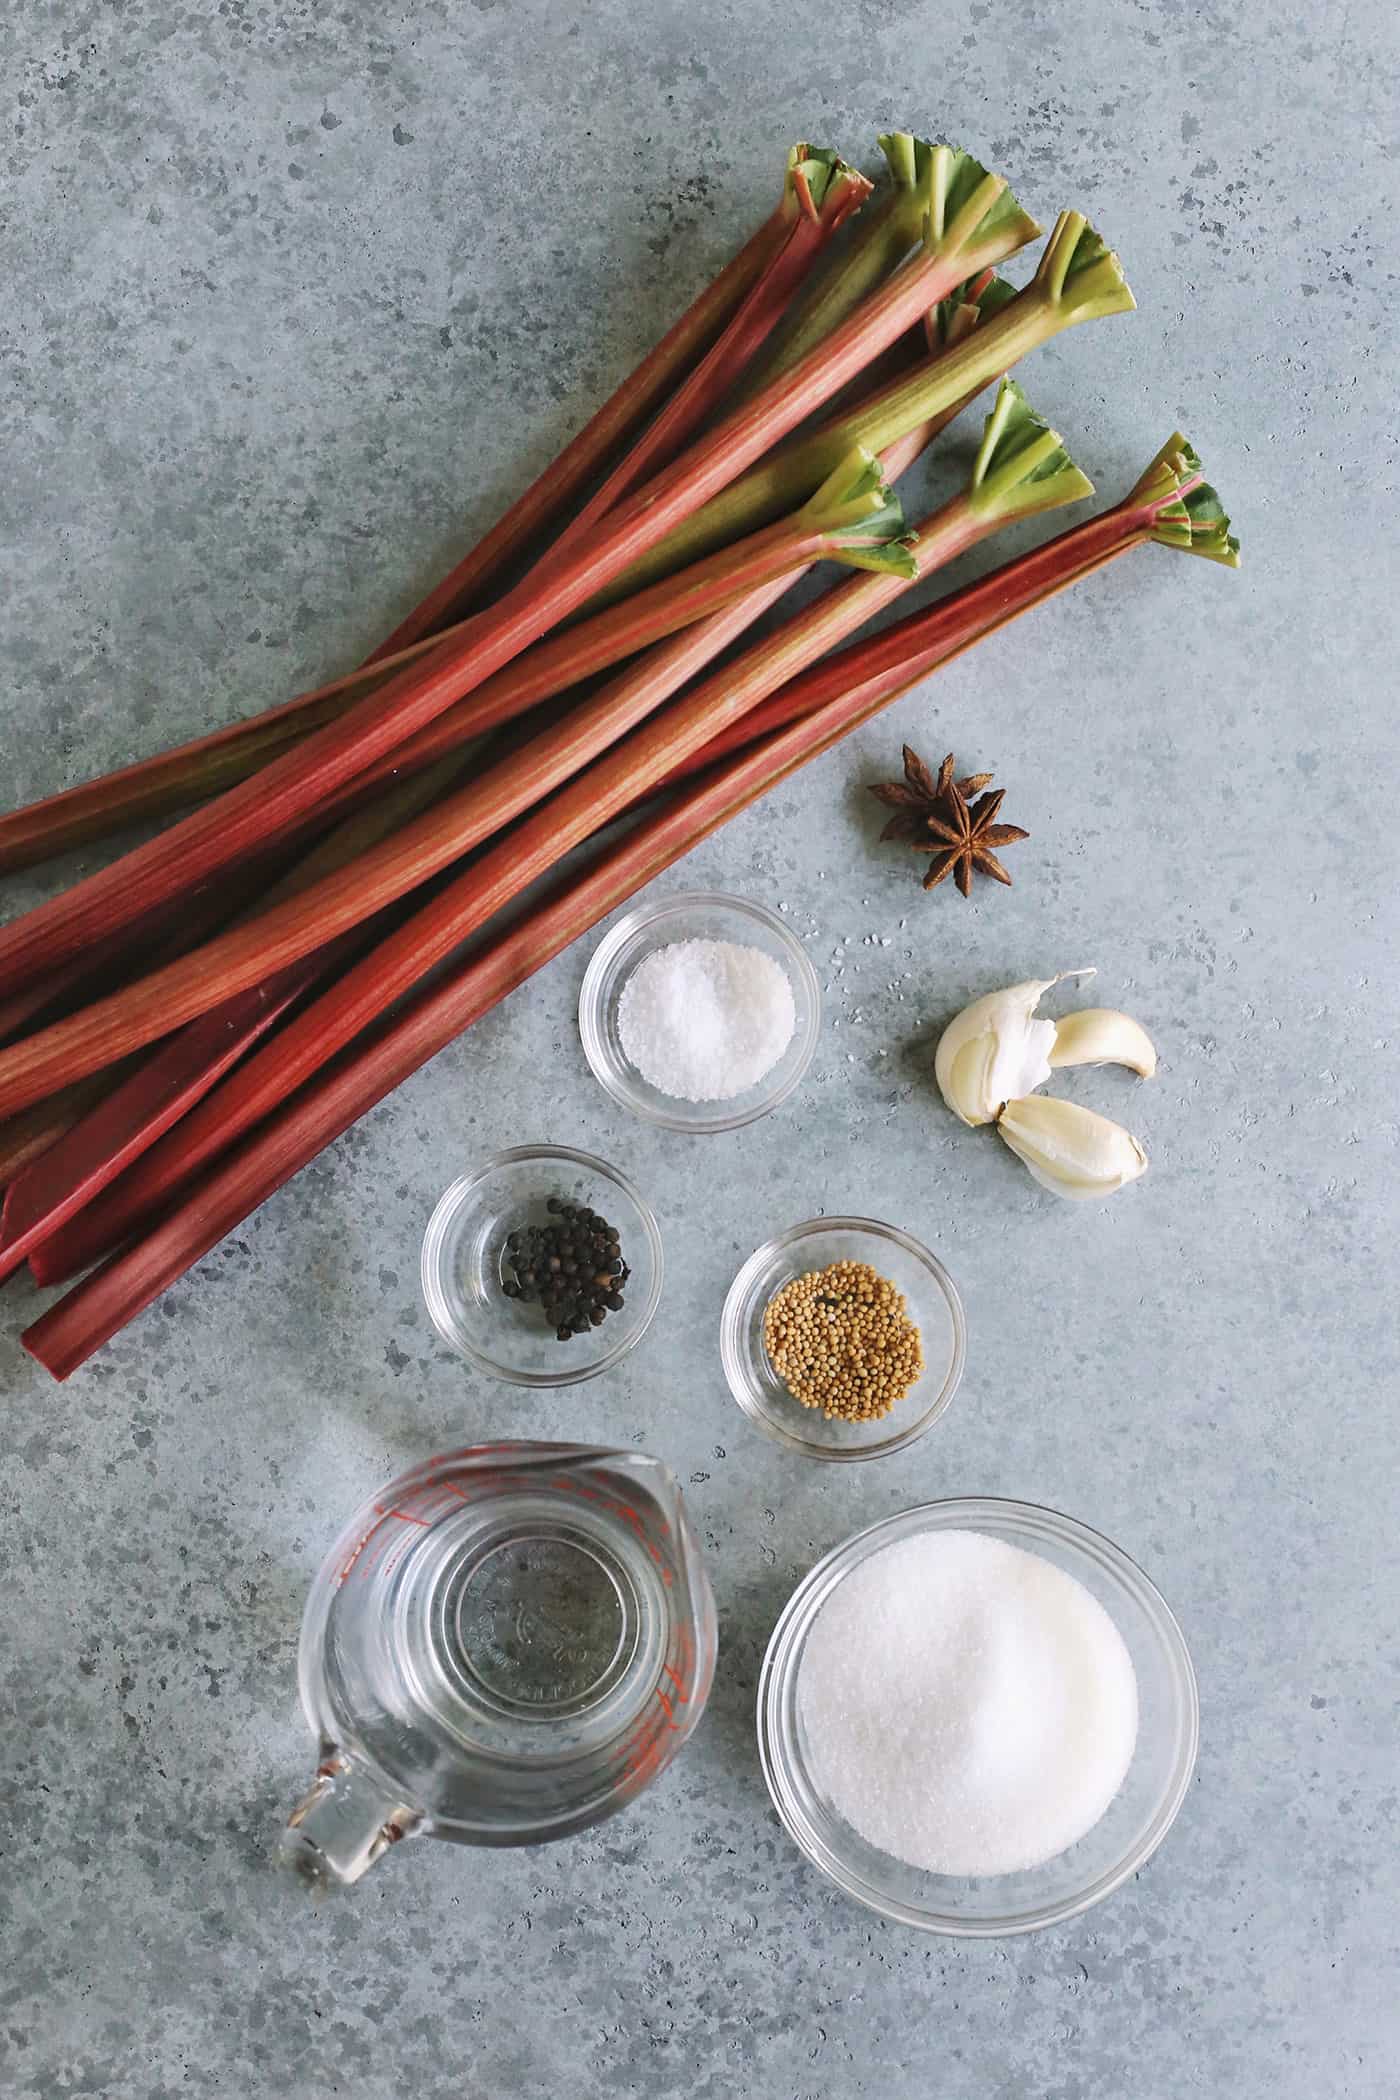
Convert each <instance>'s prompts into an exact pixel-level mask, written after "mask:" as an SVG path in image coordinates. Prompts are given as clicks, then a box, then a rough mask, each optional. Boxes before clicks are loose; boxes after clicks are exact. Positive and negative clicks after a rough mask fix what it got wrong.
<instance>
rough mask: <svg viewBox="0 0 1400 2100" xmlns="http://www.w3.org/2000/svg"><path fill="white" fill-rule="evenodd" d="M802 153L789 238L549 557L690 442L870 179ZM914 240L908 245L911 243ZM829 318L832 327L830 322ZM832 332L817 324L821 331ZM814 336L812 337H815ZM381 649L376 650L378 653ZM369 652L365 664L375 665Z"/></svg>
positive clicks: (826, 157) (808, 150) (830, 158)
mask: <svg viewBox="0 0 1400 2100" xmlns="http://www.w3.org/2000/svg"><path fill="white" fill-rule="evenodd" d="M794 152H795V153H802V154H805V155H806V156H808V157H807V158H806V159H805V160H803V161H801V162H799V163H798V164H797V167H796V169H795V171H793V172H790V175H789V180H790V181H792V183H793V185H794V188H795V191H796V194H797V201H798V209H797V215H796V218H795V221H794V224H793V228H792V232H791V235H790V237H789V239H788V240H787V241H786V242H785V243H784V245H783V246H782V248H780V249H779V250H778V252H777V253H776V254H775V255H774V256H773V257H772V259H771V260H770V262H769V263H768V265H767V267H766V268H765V270H764V272H763V274H762V276H761V277H760V278H759V279H758V281H757V283H756V284H755V285H754V286H753V288H752V290H751V291H750V292H749V294H748V296H747V298H746V299H745V300H744V302H743V304H742V305H741V306H740V308H739V310H738V312H737V313H736V314H735V316H734V318H733V320H732V321H731V322H730V323H729V325H728V327H727V328H726V329H725V331H724V333H723V335H722V336H721V337H720V339H719V341H718V342H717V343H716V344H715V346H714V348H713V350H711V351H710V352H709V354H708V356H706V357H704V358H702V359H701V361H700V363H699V364H698V365H697V366H696V367H695V370H694V371H693V372H692V373H691V374H690V376H689V378H687V379H686V380H684V381H683V382H682V383H681V385H680V386H679V387H677V389H676V391H675V393H674V394H672V396H671V398H670V400H669V401H668V402H667V403H666V406H665V407H664V408H663V409H662V410H661V413H660V414H659V415H658V416H657V417H656V418H655V419H654V421H653V422H651V423H649V424H648V425H647V427H646V429H645V430H644V431H643V432H642V434H641V436H640V437H639V438H638V439H637V440H636V442H635V443H634V444H633V445H632V446H631V448H630V449H629V451H628V453H627V455H626V457H625V458H624V459H622V460H619V462H618V464H617V465H616V466H615V467H614V468H613V470H612V472H611V473H610V474H608V475H607V476H606V477H605V479H604V480H603V482H602V483H601V485H600V486H599V487H598V488H597V489H595V490H594V492H593V494H592V495H591V496H590V497H589V499H588V501H587V503H585V504H584V506H583V508H582V509H581V510H580V511H579V512H578V515H577V516H576V517H574V518H573V519H571V521H570V522H569V524H568V525H566V526H565V528H564V530H563V532H562V533H560V534H559V535H558V537H557V538H556V539H555V540H554V542H553V545H552V548H551V559H554V558H556V557H557V556H558V555H559V553H560V552H561V550H562V549H563V548H565V547H571V546H574V545H576V544H577V542H578V541H579V540H581V539H583V538H585V537H586V536H587V534H588V533H589V532H590V531H591V530H592V529H593V527H594V526H595V525H596V524H597V523H598V522H599V520H600V519H602V518H605V517H606V516H607V514H608V512H609V511H610V510H614V509H615V508H616V507H617V505H618V504H619V503H621V501H622V499H623V497H624V496H629V495H631V493H632V491H633V490H634V489H637V488H640V486H641V484H642V483H643V482H644V481H645V480H646V479H647V477H648V476H649V475H651V474H655V473H658V472H659V471H660V469H661V468H662V467H665V466H669V464H670V462H671V461H672V460H673V459H674V458H675V456H676V454H677V453H678V452H679V451H680V449H681V447H682V445H684V444H686V443H688V441H689V440H690V438H691V437H693V436H694V434H695V432H696V431H697V430H699V429H700V427H701V425H702V424H703V423H704V422H705V420H706V418H707V417H708V416H709V415H711V414H712V413H713V412H714V410H715V409H717V408H718V407H719V405H720V403H721V402H722V401H723V400H724V398H725V396H726V395H727V394H728V393H729V391H730V389H731V387H732V386H733V384H734V382H735V380H736V379H737V378H738V377H739V375H740V374H741V373H747V371H748V369H749V367H750V364H751V362H752V360H753V357H754V354H755V352H756V351H757V350H759V349H760V348H761V347H762V345H763V344H764V343H765V342H766V341H767V339H768V337H769V336H770V335H771V333H772V331H773V328H774V326H775V325H776V323H777V322H778V321H779V320H781V318H782V316H783V314H784V312H785V311H786V309H787V306H788V303H789V301H790V300H791V298H792V296H793V293H794V292H795V291H796V289H797V287H798V285H799V284H800V283H801V282H802V279H803V278H804V277H805V276H806V274H807V272H808V271H809V270H810V269H811V267H812V263H813V261H814V260H815V259H816V257H817V256H818V255H819V254H820V253H821V251H822V249H823V248H824V247H825V246H826V244H827V242H828V241H829V240H830V239H831V237H832V235H833V234H834V233H835V232H836V231H837V229H838V228H839V227H840V226H842V225H844V224H845V222H846V220H847V219H848V218H849V217H850V216H851V213H852V212H854V211H857V210H859V208H860V206H861V205H862V204H863V203H864V201H865V199H866V198H867V197H868V196H869V195H870V190H871V184H870V183H869V182H867V181H866V179H865V177H864V176H863V175H860V174H857V172H856V170H855V169H854V168H849V167H847V165H846V163H845V162H844V161H843V160H841V159H840V158H839V157H838V156H837V155H836V154H834V153H823V152H819V151H818V150H817V149H816V148H814V147H811V146H803V147H795V148H794ZM911 245H912V244H911ZM836 318H837V317H835V316H833V318H832V321H831V324H830V325H831V327H834V326H835V322H836ZM829 332H830V329H829V328H827V329H823V330H822V331H821V334H822V335H823V336H824V335H826V334H828V333H829ZM814 340H815V339H814ZM379 653H381V652H378V651H377V652H376V655H378V654H379ZM374 660H375V659H374V658H373V657H371V659H370V661H371V662H374Z"/></svg>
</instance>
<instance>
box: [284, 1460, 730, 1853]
mask: <svg viewBox="0 0 1400 2100" xmlns="http://www.w3.org/2000/svg"><path fill="white" fill-rule="evenodd" d="M714 1647H715V1636H714V1607H713V1603H712V1600H711V1598H710V1592H709V1585H708V1582H707V1581H706V1578H705V1574H704V1570H703V1567H702V1566H701V1564H700V1559H699V1554H698V1549H697V1548H696V1544H695V1540H694V1536H693V1533H692V1532H691V1530H690V1526H689V1522H688V1520H687V1518H686V1516H685V1512H684V1509H683V1506H682V1504H681V1499H680V1494H679V1490H678V1489H677V1487H676V1484H675V1481H674V1478H673V1477H672V1475H671V1474H670V1473H669V1472H668V1470H667V1469H666V1468H665V1467H664V1466H662V1465H660V1464H659V1463H658V1461H656V1460H655V1459H651V1458H648V1457H645V1456H643V1455H641V1454H637V1453H632V1452H605V1451H591V1450H587V1449H584V1448H582V1447H579V1446H572V1445H531V1444H516V1445H505V1446H491V1447H481V1448H477V1449H474V1450H471V1451H466V1452H458V1453H453V1454H451V1455H450V1456H449V1457H447V1458H445V1459H440V1460H435V1461H433V1462H432V1463H431V1464H430V1465H428V1466H426V1467H422V1468H420V1469H419V1470H418V1472H417V1473H415V1474H409V1475H406V1476H405V1477H404V1479H403V1480H401V1481H399V1482H397V1483H395V1486H394V1487H393V1488H392V1489H391V1490H389V1491H388V1492H387V1493H386V1494H385V1495H383V1496H381V1497H379V1498H378V1499H377V1501H376V1502H375V1503H374V1504H372V1505H370V1506H369V1507H368V1508H367V1509H366V1510H364V1511H362V1512H361V1513H360V1516H359V1517H358V1518H357V1519H356V1521H355V1523H354V1524H352V1526H351V1527H350V1528H349V1529H348V1530H347V1532H346V1534H345V1536H344V1538H343V1539H342V1541H341V1542H340V1544H339V1545H338V1546H337V1548H336V1550H335V1552H334V1553H333V1554H332V1555H331V1557H330V1559H329V1560H328V1561H327V1562H326V1564H325V1566H324V1567H323V1568H322V1570H321V1573H320V1575H319V1576H318V1577H317V1581H316V1584H315V1586H314V1588H313V1592H312V1597H311V1600H310V1602H309V1604H308V1607H307V1614H306V1620H305V1624H304V1626H303V1633H302V1650H301V1677H302V1697H303V1703H304V1705H305V1707H306V1711H307V1715H308V1718H309V1719H310V1720H311V1723H312V1725H313V1727H314V1728H316V1730H317V1732H318V1733H319V1735H320V1736H321V1738H322V1745H323V1753H324V1755H323V1765H322V1773H321V1775H320V1778H319V1779H318V1788H319V1793H318V1791H317V1790H315V1789H313V1794H312V1796H310V1797H308V1801H307V1802H306V1803H304V1804H303V1807H302V1809H301V1810H300V1811H299V1812H298V1817H297V1818H294V1827H295V1828H296V1830H297V1832H298V1834H299V1838H300V1841H301V1842H302V1843H303V1844H304V1845H306V1846H308V1847H310V1848H311V1849H312V1850H314V1849H315V1848H316V1845H317V1844H318V1842H319V1840H318V1837H317V1831H318V1829H319V1830H320V1831H321V1833H322V1835H323V1836H324V1837H325V1838H326V1839H327V1840H328V1842H327V1844H326V1845H325V1846H323V1847H322V1849H323V1850H324V1851H326V1853H327V1857H328V1860H329V1868H330V1871H331V1872H332V1873H334V1874H337V1875H338V1876H339V1878H341V1879H353V1878H356V1875H357V1874H358V1872H361V1871H363V1865H367V1864H368V1863H369V1861H368V1859H365V1860H364V1861H363V1864H356V1863H355V1862H354V1860H350V1861H349V1862H348V1864H349V1866H350V1869H351V1870H350V1871H346V1870H345V1868H344V1867H343V1866H337V1864H336V1855H337V1847H336V1844H335V1842H334V1840H333V1836H332V1832H331V1828H330V1825H331V1821H332V1818H331V1816H330V1808H331V1807H332V1806H334V1805H335V1799H337V1798H338V1799H339V1801H340V1804H341V1805H342V1806H348V1801H349V1794H350V1793H351V1792H352V1791H355V1790H356V1786H358V1792H359V1794H360V1795H362V1796H364V1797H365V1801H366V1804H367V1806H366V1809H365V1813H364V1814H361V1813H359V1812H358V1806H357V1813H356V1814H355V1815H354V1816H353V1817H352V1818H351V1821H352V1822H353V1823H355V1824H356V1825H357V1826H359V1825H362V1824H363V1823H364V1821H365V1819H366V1815H367V1814H368V1813H369V1804H372V1802H373V1801H374V1800H376V1799H377V1801H378V1806H379V1807H380V1808H382V1809H384V1811H385V1814H384V1822H383V1827H382V1829H381V1830H380V1832H379V1838H380V1839H382V1842H379V1844H378V1850H383V1849H384V1846H385V1844H387V1843H388V1842H390V1841H392V1838H393V1837H394V1836H397V1835H401V1834H404V1833H405V1832H406V1831H407V1830H408V1829H412V1828H422V1829H424V1830H426V1831H428V1832H429V1833H431V1834H434V1835H438V1836H443V1837H450V1838H455V1839H457V1840H458V1841H460V1842H464V1843H468V1844H472V1843H475V1844H511V1843H530V1842H536V1841H538V1840H539V1839H541V1838H546V1837H553V1836H560V1835H563V1834H564V1833H565V1832H566V1831H570V1830H577V1829H580V1828H582V1827H583V1826H584V1825H585V1824H587V1823H590V1822H593V1821H596V1820H597V1819H598V1818H599V1817H601V1816H604V1815H607V1814H609V1813H611V1812H612V1810H613V1809H614V1808H616V1807H618V1806H620V1805H621V1804H622V1802H623V1801H625V1800H627V1799H629V1798H630V1797H631V1796H632V1795H633V1794H635V1793H636V1792H637V1791H638V1790H639V1789H640V1787H642V1786H643V1785H645V1784H646V1783H647V1781H648V1780H649V1779H651V1778H652V1777H654V1776H655V1774H656V1773H657V1772H659V1771H660V1770H661V1769H662V1768H663V1767H664V1766H665V1765H666V1764H667V1763H669V1762H670V1759H671V1757H672V1756H674V1754H675V1752H676V1750H677V1749H678V1748H679V1747H680V1744H681V1743H682V1742H684V1740H685V1739H686V1737H687V1736H688V1735H689V1733H690V1731H691V1729H692V1728H693V1727H694V1725H695V1721H696V1720H697V1719H698V1717H699V1712H700V1710H701V1708H702V1707H703V1704H704V1700H705V1697H706V1695H707V1693H708V1690H709V1682H710V1676H711V1673H712V1670H713V1664H714ZM371 1776H372V1777H373V1780H374V1782H375V1788H377V1794H376V1792H375V1788H370V1789H369V1791H368V1793H367V1792H366V1788H367V1781H368V1779H369V1778H370V1777H371ZM337 1789H338V1790H339V1791H338V1795H337ZM328 1797H333V1798H330V1799H328ZM308 1829H309V1830H310V1835H309V1836H308V1835H307V1832H308ZM385 1831H387V1832H388V1836H387V1837H386V1836H385V1835H384V1832H385ZM361 1835H363V1831H361ZM375 1856H377V1851H374V1850H373V1849H371V1852H370V1857H375Z"/></svg>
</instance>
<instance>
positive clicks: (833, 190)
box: [783, 140, 875, 227]
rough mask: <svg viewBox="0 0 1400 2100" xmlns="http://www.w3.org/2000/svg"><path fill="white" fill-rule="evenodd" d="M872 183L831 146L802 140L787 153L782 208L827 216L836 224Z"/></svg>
mask: <svg viewBox="0 0 1400 2100" xmlns="http://www.w3.org/2000/svg"><path fill="white" fill-rule="evenodd" d="M874 187H875V185H874V183H873V182H871V181H870V180H869V179H868V178H867V177H866V176H864V175H862V174H861V172H860V170H859V168H853V167H852V166H851V165H850V163H849V162H848V161H844V160H843V159H842V158H841V156H840V154H839V153H837V152H836V151H835V149H834V148H833V147H831V146H809V145H808V144H807V143H806V141H805V140H803V141H802V142H801V144H799V145H796V146H794V147H793V148H792V151H791V152H790V153H789V154H788V164H787V175H786V178H785V180H784V183H783V210H784V212H786V213H787V214H788V215H789V216H791V217H792V218H803V219H810V220H811V221H812V222H813V223H814V224H815V223H816V221H817V220H818V219H823V218H824V219H826V220H827V222H828V223H829V224H830V225H832V226H833V227H834V226H839V225H840V223H841V221H842V220H843V219H845V218H847V217H848V216H849V215H850V213H851V212H853V211H856V210H858V209H859V207H860V206H861V205H862V204H863V203H864V202H865V200H866V198H867V197H868V196H869V195H870V192H871V191H872V190H873V189H874Z"/></svg>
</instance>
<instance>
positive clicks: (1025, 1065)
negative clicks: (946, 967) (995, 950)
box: [933, 970, 1094, 1128]
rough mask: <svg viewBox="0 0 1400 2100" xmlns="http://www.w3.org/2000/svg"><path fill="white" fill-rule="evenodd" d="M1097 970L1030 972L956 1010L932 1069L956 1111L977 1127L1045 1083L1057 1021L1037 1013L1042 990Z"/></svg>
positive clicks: (1047, 1076)
mask: <svg viewBox="0 0 1400 2100" xmlns="http://www.w3.org/2000/svg"><path fill="white" fill-rule="evenodd" d="M1093 974H1094V973H1093V971H1092V970H1062V971H1061V972H1060V975H1059V976H1058V977H1031V978H1028V979H1027V980H1026V982H1025V983H1024V984H1011V985H1007V986H1006V988H1005V990H1004V991H1000V992H988V993H987V994H986V996H985V998H982V999H974V1000H973V1002H972V1004H971V1006H965V1007H964V1008H963V1010H962V1012H961V1013H960V1014H957V1015H955V1016H954V1018H953V1019H952V1020H951V1021H950V1022H949V1023H948V1026H947V1027H946V1028H945V1029H944V1031H943V1033H942V1035H941V1036H940V1037H939V1039H938V1048H937V1050H936V1051H935V1052H934V1059H933V1070H934V1076H935V1078H936V1079H937V1081H938V1086H939V1091H940V1092H941V1093H942V1095H943V1099H944V1100H945V1101H946V1102H947V1104H948V1106H949V1108H951V1109H952V1111H953V1114H954V1115H955V1116H959V1117H961V1119H962V1121H963V1122H964V1123H967V1124H969V1125H970V1126H972V1127H973V1128H975V1127H976V1126H977V1125H978V1124H979V1123H993V1122H995V1121H996V1118H997V1115H998V1113H999V1112H1000V1110H1001V1108H1002V1107H1003V1105H1004V1104H1005V1103H1006V1102H1008V1101H1016V1100H1019V1099H1020V1098H1021V1096H1022V1095H1023V1094H1032V1093H1034V1092H1035V1089H1036V1088H1037V1087H1038V1086H1043V1085H1044V1084H1045V1081H1046V1080H1047V1079H1048V1078H1049V1077H1050V1055H1051V1052H1052V1050H1053V1049H1054V1046H1055V1035H1056V1028H1055V1023H1054V1022H1053V1021H1037V1020H1036V1019H1034V1014H1035V1010H1036V1007H1037V1006H1038V1005H1039V1003H1040V998H1041V995H1042V993H1044V992H1048V991H1049V990H1050V988H1051V986H1052V985H1056V984H1059V983H1060V981H1061V978H1064V977H1092V976H1093Z"/></svg>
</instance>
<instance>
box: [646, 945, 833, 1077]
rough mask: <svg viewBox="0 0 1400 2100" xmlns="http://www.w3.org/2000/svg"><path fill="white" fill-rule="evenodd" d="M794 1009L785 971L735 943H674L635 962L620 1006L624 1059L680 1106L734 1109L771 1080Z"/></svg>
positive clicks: (787, 1038) (766, 956) (788, 1035)
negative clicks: (738, 1099)
mask: <svg viewBox="0 0 1400 2100" xmlns="http://www.w3.org/2000/svg"><path fill="white" fill-rule="evenodd" d="M796 1027H797V1006H796V1002H795V1001H794V999H793V995H792V985H791V984H790V983H789V981H788V975H787V972H786V970H784V968H783V966H782V964H781V963H780V962H778V961H776V960H775V958H774V957H773V956H771V955H769V954H767V953H766V951H765V950H764V949H762V948H753V947H748V946H745V945H742V944H740V943H739V942H737V941H706V940H695V941H673V942H671V943H670V944H669V945H668V946H666V947H664V948H655V949H653V950H652V952H651V954H650V955H648V956H646V957H645V958H644V959H643V961H641V962H640V963H638V965H637V967H636V969H635V970H634V971H633V972H632V974H631V976H630V977H629V978H628V980H627V982H626V984H624V986H623V987H622V995H621V997H620V998H619V1000H618V1003H617V1032H618V1038H619V1040H620V1042H621V1044H622V1049H623V1054H624V1055H625V1056H626V1057H627V1058H628V1059H629V1060H630V1062H631V1063H632V1064H634V1065H635V1066H636V1068H637V1070H638V1071H639V1072H640V1073H641V1075H642V1077H643V1079H645V1080H646V1081H647V1082H648V1084H649V1085H651V1086H654V1087H655V1088H656V1089H657V1091H658V1092H659V1093H663V1094H669V1095H670V1096H671V1097H672V1099H673V1100H676V1101H729V1100H732V1099H733V1097H734V1096H735V1095H736V1094H742V1093H744V1092H745V1091H746V1089H747V1088H749V1087H751V1086H756V1085H757V1084H758V1082H759V1080H760V1079H762V1078H763V1077H764V1075H765V1074H766V1073H768V1072H771V1071H772V1069H773V1067H774V1065H775V1064H776V1063H777V1062H778V1059H779V1058H780V1057H781V1056H782V1054H783V1052H784V1051H785V1050H786V1049H787V1046H788V1044H789V1043H790V1042H791V1041H792V1037H793V1032H794V1030H795V1029H796Z"/></svg>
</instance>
